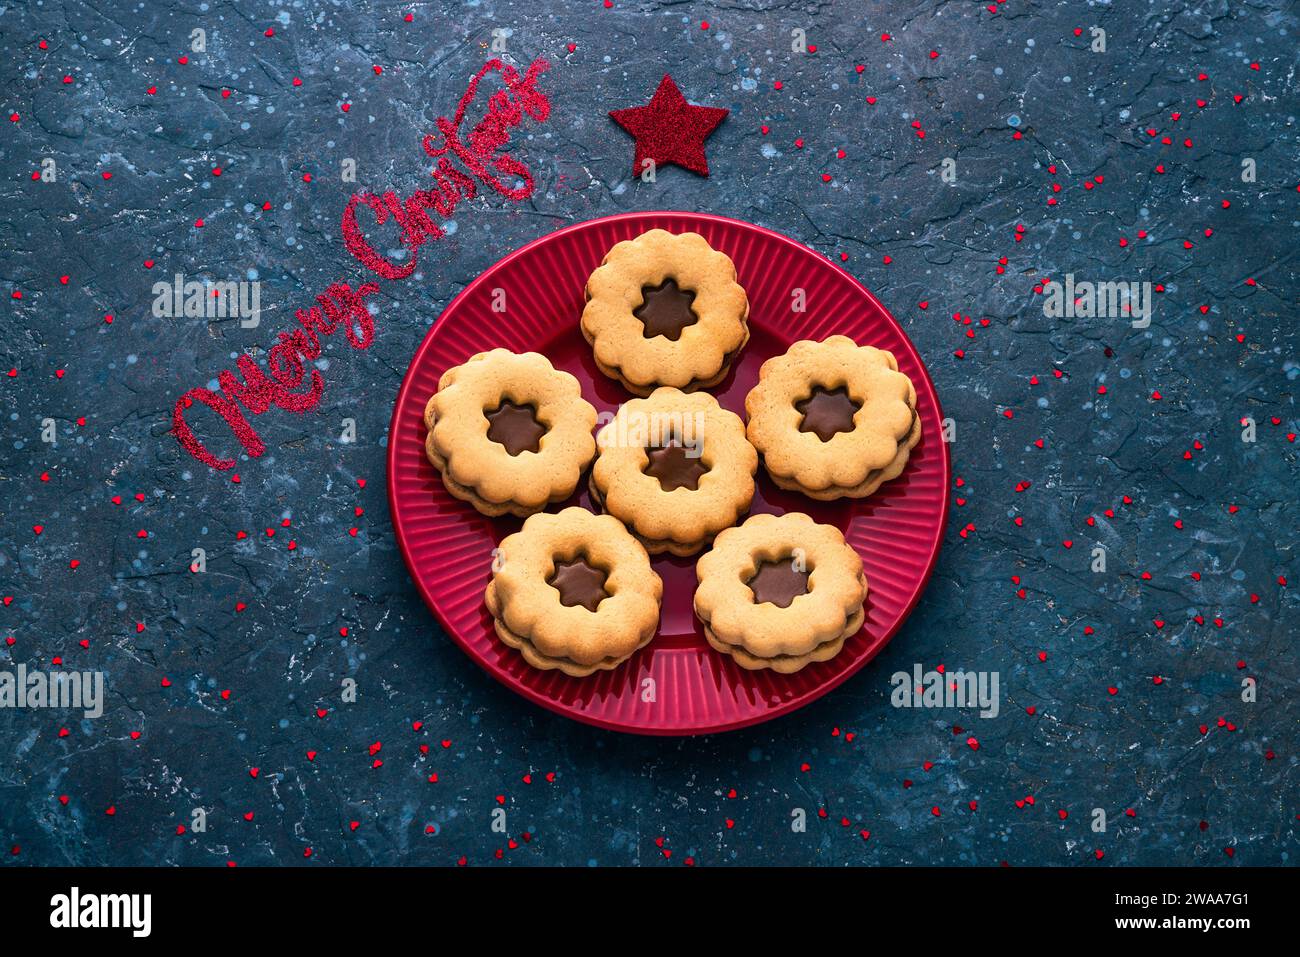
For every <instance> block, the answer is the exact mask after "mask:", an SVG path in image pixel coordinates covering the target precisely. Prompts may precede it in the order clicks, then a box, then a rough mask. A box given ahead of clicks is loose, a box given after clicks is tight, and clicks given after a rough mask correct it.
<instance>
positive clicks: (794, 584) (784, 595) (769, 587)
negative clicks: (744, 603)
mask: <svg viewBox="0 0 1300 957" xmlns="http://www.w3.org/2000/svg"><path fill="white" fill-rule="evenodd" d="M746 584H747V585H749V590H750V591H752V592H753V593H754V604H756V605H761V604H763V603H764V602H771V603H772V604H773V605H776V606H777V607H778V608H789V607H790V603H791V602H792V601H794V600H795V599H796V598H798V597H799V596H800V595H806V594H808V572H806V571H802V570H801V569H799V568H796V567H795V563H794V556H789V557H787V558H783V559H781V560H780V561H777V562H762V563H761V564H760V565H759V566H758V571H757V572H756V573H755V574H754V577H753V578H751V579H750V580H749V581H748V582H746Z"/></svg>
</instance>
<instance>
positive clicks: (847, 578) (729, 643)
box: [695, 512, 867, 674]
mask: <svg viewBox="0 0 1300 957" xmlns="http://www.w3.org/2000/svg"><path fill="white" fill-rule="evenodd" d="M695 575H696V578H698V579H699V587H698V588H697V589H696V591H695V616H696V617H697V618H699V620H700V622H701V623H702V624H703V626H704V636H705V638H706V639H708V642H709V644H710V645H712V646H713V648H714V649H716V650H717V651H720V652H722V653H723V654H727V655H730V656H731V657H732V658H733V659H734V660H735V662H736V664H738V665H740V667H742V668H745V669H747V670H749V671H757V670H760V669H763V668H769V669H771V670H772V671H776V672H778V673H780V674H793V673H794V672H796V671H799V670H801V669H803V668H805V667H807V666H808V665H810V664H812V663H813V662H815V661H828V660H829V659H831V658H833V657H835V656H836V655H837V654H839V652H840V650H841V649H842V648H843V647H844V642H845V641H847V640H848V639H849V638H851V637H852V636H853V635H855V634H856V633H857V631H858V629H859V628H861V627H862V622H863V618H864V612H863V602H864V601H865V600H866V597H867V579H866V576H865V575H864V574H863V572H862V559H861V558H860V557H859V556H858V553H857V552H856V551H854V550H853V548H852V547H851V546H850V545H849V544H848V543H847V542H845V541H844V536H843V535H841V534H840V531H839V529H837V528H835V527H834V526H833V525H820V524H818V523H817V522H814V521H813V520H812V518H810V517H809V516H807V515H805V514H803V513H802V512H787V513H786V514H785V515H781V516H777V515H766V514H764V515H754V516H752V517H751V518H749V519H748V520H747V521H746V522H745V524H743V525H740V526H738V527H736V528H729V529H727V530H726V531H724V532H721V533H720V534H719V535H718V537H717V539H715V540H714V542H713V548H711V549H710V550H709V551H708V552H706V553H705V554H704V555H703V556H702V557H701V558H700V560H699V561H698V562H697V563H696V566H695Z"/></svg>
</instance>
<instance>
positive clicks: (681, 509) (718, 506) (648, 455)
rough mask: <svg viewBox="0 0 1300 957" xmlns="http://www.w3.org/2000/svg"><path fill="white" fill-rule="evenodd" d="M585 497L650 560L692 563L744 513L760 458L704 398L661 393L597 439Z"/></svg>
mask: <svg viewBox="0 0 1300 957" xmlns="http://www.w3.org/2000/svg"><path fill="white" fill-rule="evenodd" d="M596 445H597V448H598V451H597V453H596V464H595V466H594V467H593V468H592V470H591V480H590V482H589V485H590V488H591V497H592V499H593V501H595V502H596V503H597V504H598V505H600V507H601V508H603V509H604V510H605V511H606V512H608V513H609V514H611V515H613V516H614V517H616V518H618V519H620V520H621V521H622V522H624V523H625V524H626V525H627V527H628V528H629V529H630V530H631V532H632V534H633V535H635V536H636V537H637V538H638V539H639V540H640V541H641V543H642V544H643V545H645V547H646V548H647V549H648V550H649V551H650V552H651V553H652V554H659V553H662V552H671V553H672V554H674V555H693V554H694V553H696V552H698V551H699V550H700V549H701V548H703V547H704V546H705V545H707V544H708V543H709V542H711V541H712V540H713V536H714V535H716V534H717V533H718V532H720V531H721V530H722V529H724V528H728V527H730V526H732V525H734V524H736V522H737V521H739V519H740V517H741V516H742V515H744V514H745V513H746V512H747V511H749V503H750V501H751V500H752V499H753V497H754V473H755V472H756V471H757V470H758V453H757V452H755V451H754V447H753V446H752V445H750V444H749V442H748V441H747V440H746V438H745V426H744V423H743V422H741V421H740V417H739V416H737V415H735V414H734V413H732V412H728V411H727V410H726V409H724V408H722V407H721V406H720V405H718V400H717V399H715V398H713V396H711V395H709V394H708V393H707V392H692V393H686V392H682V391H681V390H680V389H671V388H667V387H664V388H660V389H656V390H655V391H654V392H652V393H651V394H650V396H649V398H645V399H633V400H632V401H630V402H625V403H624V404H623V405H622V406H621V407H620V408H619V410H618V412H617V414H616V415H615V416H614V418H613V420H612V421H610V422H609V423H608V424H607V425H606V426H605V427H604V428H602V429H601V430H600V432H599V433H597V435H596Z"/></svg>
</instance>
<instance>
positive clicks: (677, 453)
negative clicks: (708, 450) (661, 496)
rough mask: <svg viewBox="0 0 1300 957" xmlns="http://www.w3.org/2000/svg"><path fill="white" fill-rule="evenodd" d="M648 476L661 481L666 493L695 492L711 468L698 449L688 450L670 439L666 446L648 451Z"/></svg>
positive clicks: (660, 483) (646, 469) (646, 468)
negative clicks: (682, 490) (675, 490)
mask: <svg viewBox="0 0 1300 957" xmlns="http://www.w3.org/2000/svg"><path fill="white" fill-rule="evenodd" d="M645 454H646V458H647V459H648V460H649V461H647V462H646V467H645V468H644V469H643V471H644V472H645V474H646V475H649V476H652V477H654V478H657V479H658V480H659V487H660V488H661V489H663V490H664V491H665V492H671V491H673V490H674V489H679V488H685V489H690V490H691V491H692V492H694V491H695V490H696V489H698V488H699V487H700V476H702V475H704V473H706V472H707V471H708V470H709V467H708V466H707V465H705V464H704V462H703V461H701V459H700V453H699V450H698V449H686V448H684V447H683V446H682V444H681V442H679V441H678V440H676V439H670V440H669V441H668V443H667V444H666V445H660V446H654V447H652V448H648V449H646V452H645Z"/></svg>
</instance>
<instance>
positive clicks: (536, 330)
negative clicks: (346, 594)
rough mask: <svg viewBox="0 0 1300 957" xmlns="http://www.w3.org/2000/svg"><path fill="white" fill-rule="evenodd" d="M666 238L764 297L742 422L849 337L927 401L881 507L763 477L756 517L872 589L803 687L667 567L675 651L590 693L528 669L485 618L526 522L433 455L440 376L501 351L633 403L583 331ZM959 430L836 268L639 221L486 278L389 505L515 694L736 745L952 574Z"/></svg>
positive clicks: (400, 415) (770, 247)
mask: <svg viewBox="0 0 1300 957" xmlns="http://www.w3.org/2000/svg"><path fill="white" fill-rule="evenodd" d="M656 227H657V228H660V229H666V230H668V231H669V232H674V233H680V232H686V231H692V230H693V231H695V232H698V233H700V234H701V235H702V236H704V238H705V239H707V240H708V241H709V244H710V245H712V246H713V247H714V248H715V249H720V250H722V251H723V252H725V253H726V254H727V255H728V256H730V257H731V258H732V260H734V261H735V263H736V270H737V271H738V273H739V280H740V283H741V285H743V286H744V287H745V291H746V292H747V293H748V294H749V303H750V315H749V322H750V328H751V332H752V337H751V339H750V342H749V345H748V346H747V347H746V348H745V350H744V352H743V353H741V355H740V358H739V360H738V361H737V362H736V363H735V364H734V366H733V369H732V372H731V375H730V376H729V377H728V378H727V379H726V380H725V381H724V382H723V383H722V384H721V386H719V387H718V388H716V389H713V390H711V391H712V392H713V394H714V395H716V396H717V398H718V400H719V401H720V402H721V403H722V405H723V406H725V407H726V408H728V409H731V410H732V411H733V412H736V413H738V414H739V415H740V416H741V417H742V418H743V417H744V410H745V394H746V393H747V392H748V391H749V390H750V389H751V388H752V387H753V386H754V384H755V383H756V382H757V381H758V369H759V366H761V365H762V364H763V361H764V360H765V359H768V358H769V357H771V356H773V355H776V354H779V353H781V352H784V351H785V349H786V348H787V347H788V346H789V345H790V344H791V343H792V342H794V341H795V340H797V339H824V338H826V337H827V336H831V335H835V334H837V333H838V334H841V335H847V336H850V337H852V338H853V339H855V340H856V341H857V342H859V343H861V344H863V345H872V346H876V347H878V348H881V349H888V350H889V351H890V352H892V353H893V354H894V355H895V356H896V357H897V358H898V366H899V368H900V369H901V370H902V371H903V372H905V373H907V375H909V376H910V377H911V379H912V382H913V383H915V385H916V395H917V411H918V412H919V414H920V416H921V422H922V435H921V441H920V444H918V445H917V447H916V448H915V449H913V450H912V455H911V458H910V460H909V461H908V464H907V469H906V471H904V472H903V474H902V475H901V476H900V477H899V478H897V479H895V480H894V481H893V482H889V483H886V484H885V485H884V486H883V487H882V488H881V489H880V490H879V491H878V492H876V494H875V495H873V496H871V497H870V498H868V499H865V500H857V501H850V500H844V501H841V502H833V503H820V502H814V501H813V500H811V499H808V498H804V497H803V496H801V495H798V494H795V493H790V492H783V491H781V490H780V489H778V488H777V487H776V486H775V485H773V484H772V482H771V481H770V480H768V478H767V477H766V475H765V474H764V473H763V471H762V468H761V467H760V469H759V476H758V492H757V494H756V495H755V497H754V505H753V511H755V512H776V513H781V512H786V511H803V512H808V513H809V514H811V515H812V517H813V518H814V519H816V520H817V521H819V522H827V523H830V524H832V525H836V526H838V527H839V528H840V529H842V530H843V531H844V533H845V536H846V537H847V539H848V541H849V543H850V544H851V545H852V546H853V547H854V548H855V549H857V551H858V553H859V554H860V555H861V556H862V560H863V562H864V563H865V566H866V574H867V580H868V583H869V586H870V594H869V595H868V597H867V605H866V622H865V623H864V625H863V629H862V631H860V632H859V633H858V634H857V635H856V636H855V637H853V638H851V639H850V640H849V641H848V642H846V643H845V645H844V649H843V651H841V652H840V654H838V655H837V656H835V657H834V658H833V659H831V660H830V661H828V662H825V663H822V664H814V665H810V666H808V667H807V668H805V669H803V670H802V671H800V672H798V673H797V674H793V675H779V674H776V673H774V672H770V671H746V670H744V669H743V668H740V667H739V666H738V665H736V664H735V663H734V662H733V661H732V660H731V658H730V657H728V656H724V655H721V654H719V653H718V652H716V651H714V650H713V649H712V648H710V647H709V645H708V644H707V643H706V642H705V640H704V637H703V635H702V634H701V632H700V629H699V627H698V623H697V622H696V620H695V616H694V614H693V612H692V606H691V603H692V598H693V596H694V593H695V562H694V560H692V559H679V558H671V557H668V558H657V559H655V560H654V568H655V571H656V572H657V573H658V574H659V575H660V576H661V577H662V578H663V580H664V603H663V613H662V616H661V619H660V628H659V635H658V636H657V637H656V638H655V639H654V640H653V641H652V642H651V643H650V644H649V645H647V646H646V647H645V648H643V649H641V650H640V651H639V652H637V653H636V654H635V655H633V656H632V658H631V659H630V660H628V661H627V662H625V663H624V664H623V665H622V666H620V667H619V668H616V669H615V670H613V671H602V672H597V673H596V674H594V675H592V676H590V677H588V678H570V677H567V676H565V675H564V674H562V673H561V672H559V671H537V670H534V669H533V668H530V667H528V665H526V664H525V663H524V660H523V658H522V657H521V656H520V655H519V654H518V652H516V651H514V650H512V649H511V648H509V647H507V646H506V645H504V644H502V643H501V642H500V641H499V640H498V639H497V637H496V634H495V632H494V631H493V628H492V622H491V619H490V617H489V615H488V613H487V611H486V610H485V609H484V607H483V589H484V588H485V587H486V586H487V583H488V579H489V578H490V577H491V563H492V549H493V548H494V547H495V546H496V545H497V543H498V542H499V541H500V540H501V539H502V538H503V537H504V536H506V535H509V534H510V533H511V532H514V531H516V530H518V528H519V526H520V524H521V523H520V520H518V519H510V518H506V519H489V518H485V517H484V516H482V515H480V514H479V513H478V512H476V511H474V509H473V508H471V507H470V506H469V505H466V504H464V503H463V502H460V501H458V500H457V499H454V498H452V496H451V495H449V494H448V493H447V491H446V490H445V489H444V488H443V486H442V482H441V480H440V478H439V476H438V473H437V471H436V470H435V469H434V468H433V466H432V465H430V464H429V462H428V460H427V459H426V458H425V456H424V437H425V428H424V421H423V414H424V405H425V402H426V401H427V400H428V398H429V396H430V395H432V394H433V392H434V391H435V390H436V388H437V385H438V379H439V377H440V376H441V375H442V373H443V372H444V371H446V370H447V369H448V368H449V367H451V366H454V365H459V364H460V363H462V362H464V361H465V360H466V359H468V358H469V357H470V356H472V355H474V354H475V353H477V352H482V351H483V350H485V349H491V348H494V347H497V346H504V347H505V348H507V349H511V350H514V351H515V352H526V351H533V352H541V353H543V354H544V355H546V356H547V357H549V358H550V360H551V362H552V363H553V364H554V365H555V366H556V367H557V368H560V369H564V370H566V371H568V372H571V373H572V374H573V375H575V376H577V377H578V380H579V381H580V382H581V383H582V388H583V394H584V395H585V396H586V397H587V400H588V401H590V402H591V403H592V404H593V405H595V406H596V408H597V410H599V411H602V412H604V411H606V410H611V409H613V408H615V407H616V406H617V405H618V404H619V403H621V402H624V401H626V400H628V399H629V398H631V396H630V395H628V394H627V393H626V392H624V390H623V389H622V387H621V386H620V385H618V384H617V383H616V382H613V381H612V380H610V379H607V378H606V377H605V376H604V375H602V374H601V372H600V371H599V370H598V369H597V368H596V366H595V363H594V362H593V361H592V355H591V349H590V347H589V346H588V345H587V343H586V342H585V341H584V340H583V338H582V333H581V331H580V330H579V328H578V317H579V316H580V315H581V314H582V307H583V288H584V286H585V284H586V280H587V276H588V274H590V272H591V271H592V270H593V269H595V268H596V267H597V266H598V265H600V261H601V259H602V257H603V256H604V255H605V253H606V252H607V251H608V250H609V248H610V247H611V246H613V245H614V244H615V243H616V242H618V241H620V240H623V239H631V238H633V237H634V236H637V235H639V234H640V233H642V232H645V231H646V230H648V229H654V228H656ZM498 289H500V290H504V292H505V296H506V299H505V302H506V307H507V309H506V312H505V313H504V315H503V314H501V313H497V312H493V311H492V303H493V296H494V291H495V290H498ZM796 289H802V290H803V291H804V300H805V302H806V311H804V312H794V311H793V310H792V309H791V303H792V296H793V295H794V291H795V290H796ZM941 419H942V415H941V414H940V411H939V402H938V399H937V398H936V397H935V394H934V386H933V384H932V383H931V382H930V377H929V375H928V374H927V373H926V371H925V366H924V365H923V364H922V362H921V358H920V356H918V355H917V353H916V349H914V348H913V347H912V343H911V342H909V341H908V339H907V336H906V335H905V334H904V333H903V330H902V329H901V328H900V327H899V325H898V323H897V322H896V321H895V320H894V318H893V317H892V316H890V314H889V313H888V312H886V311H885V308H884V306H882V305H881V304H880V303H879V302H878V301H877V300H876V298H875V297H874V296H872V295H871V293H869V292H868V291H867V290H866V289H864V288H863V287H862V286H861V285H860V284H859V283H858V282H857V281H856V280H855V279H854V278H853V277H852V276H850V275H849V274H848V273H846V272H844V271H843V270H842V269H840V268H839V267H838V266H836V265H834V264H833V263H831V262H829V261H828V260H827V259H825V258H824V257H823V256H821V255H820V254H818V253H816V252H814V251H813V250H811V249H808V248H807V247H806V246H803V245H802V244H800V243H798V242H796V241H795V240H793V239H790V238H788V237H786V236H782V235H780V234H778V233H774V232H771V231H770V230H767V229H763V228H761V227H759V226H754V225H751V224H749V223H743V222H739V221H737V220H734V219H725V218H723V217H721V216H707V215H702V214H699V213H684V212H661V213H627V214H624V215H620V216H611V217H608V218H606V219H597V220H593V221H591V222H586V223H579V224H577V225H575V226H569V227H567V228H565V229H561V230H559V231H557V232H554V233H551V234H550V235H548V236H544V237H542V238H541V239H539V240H537V241H535V242H533V243H530V244H529V245H527V246H525V247H523V248H522V249H519V250H517V251H515V252H513V253H511V254H510V255H509V256H507V257H506V258H504V259H502V260H501V261H500V262H498V263H497V264H496V265H495V266H493V267H492V268H491V269H489V270H487V271H486V272H485V273H483V274H482V275H481V276H479V277H478V278H477V279H476V280H474V282H472V283H470V284H469V286H467V287H466V288H465V290H464V291H463V292H462V293H461V294H460V295H459V296H457V297H456V299H455V300H454V301H453V302H452V303H451V305H449V306H448V307H447V309H446V310H445V311H444V312H443V314H442V316H441V317H439V319H438V320H437V322H436V323H435V324H434V326H433V328H432V329H431V330H430V331H429V334H428V335H427V336H426V337H425V339H424V342H423V343H422V344H421V345H420V348H419V350H418V351H417V352H416V353H415V358H414V359H413V360H412V361H411V367H410V369H408V370H407V373H406V380H405V381H404V382H403V383H402V389H401V391H400V392H399V393H398V396H397V404H396V407H395V408H394V410H393V421H392V427H391V429H390V431H389V446H388V498H389V505H390V507H391V509H392V513H393V524H394V527H395V528H396V530H397V541H398V545H399V546H400V548H401V550H402V555H403V557H404V558H405V559H406V564H407V567H408V568H409V569H410V571H411V577H412V578H413V579H414V580H415V584H416V587H417V588H419V590H420V594H422V595H423V596H424V600H425V601H426V602H427V603H428V605H429V607H430V608H431V609H433V612H434V614H436V615H437V616H438V619H439V620H440V621H441V622H442V624H443V626H444V627H445V628H446V630H447V633H448V634H449V635H451V637H452V638H453V639H454V640H455V641H456V643H457V644H459V645H460V646H461V647H462V648H463V649H465V651H466V652H467V653H468V654H469V656H470V657H471V658H473V659H474V660H475V661H476V662H478V663H479V664H480V665H481V666H482V667H483V668H485V669H487V671H488V672H489V673H490V674H491V675H492V676H493V677H495V678H496V679H497V680H498V681H500V682H501V683H502V684H505V685H506V686H508V687H510V688H512V689H514V690H515V691H517V692H519V693H520V694H522V695H524V696H525V697H526V698H529V699H531V700H533V701H535V702H537V703H538V704H540V705H543V706H544V707H547V708H550V709H551V710H552V711H557V712H559V713H560V714H564V715H568V716H569V717H571V718H577V719H578V720H579V721H586V722H588V723H590V724H595V725H599V726H601V727H604V728H612V729H615V730H619V731H633V732H638V733H641V734H700V733H704V732H710V731H725V730H728V729H731V728H740V727H744V726H746V725H750V724H755V723H757V722H759V721H766V720H767V719H769V718H775V717H776V716H777V715H781V714H785V713H787V712H789V711H793V710H794V709H795V708H798V707H800V706H801V705H805V704H807V703H808V702H810V701H813V700H814V699H816V698H819V697H821V696H822V695H824V694H826V692H828V691H830V690H831V689H832V688H834V687H835V686H836V685H838V684H840V683H841V682H843V681H844V680H845V679H847V678H848V677H849V676H850V675H852V674H853V673H854V672H856V671H857V670H858V669H860V668H861V667H862V666H863V665H865V664H866V663H867V662H868V661H870V660H871V658H872V657H874V656H875V655H876V654H877V653H878V652H879V651H880V649H881V648H883V647H884V646H885V644H886V643H887V642H888V641H889V639H890V638H892V637H893V635H894V633H895V632H896V631H897V630H898V628H899V626H900V625H901V624H902V623H903V620H904V619H905V618H906V617H907V615H908V614H909V613H910V612H911V610H912V608H913V606H914V605H915V604H916V602H917V599H918V598H919V597H920V595H921V591H922V589H923V588H924V587H925V583H926V581H927V580H928V579H929V577H930V572H931V571H932V570H933V568H934V563H935V560H936V559H937V557H938V554H939V545H940V541H941V539H942V535H943V527H944V523H945V520H946V518H947V509H948V494H947V491H948V452H947V449H946V448H945V445H944V443H943V442H942V441H941V439H940V429H941V426H940V420H941ZM585 484H586V483H585V482H584V483H583V485H584V486H585ZM575 503H576V504H581V505H583V506H585V507H587V508H590V507H591V502H590V500H589V498H588V496H587V493H586V492H585V491H583V492H582V493H581V494H579V495H576V496H574V498H573V500H572V501H571V502H569V503H566V504H575ZM647 679H653V684H652V685H650V684H647ZM650 691H653V693H652V694H651V693H650ZM647 698H651V699H653V700H645V699H647Z"/></svg>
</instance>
